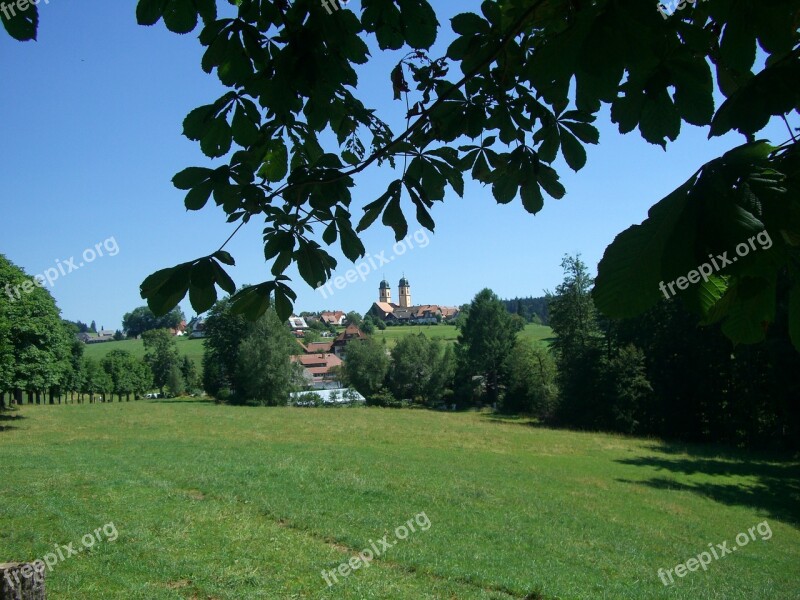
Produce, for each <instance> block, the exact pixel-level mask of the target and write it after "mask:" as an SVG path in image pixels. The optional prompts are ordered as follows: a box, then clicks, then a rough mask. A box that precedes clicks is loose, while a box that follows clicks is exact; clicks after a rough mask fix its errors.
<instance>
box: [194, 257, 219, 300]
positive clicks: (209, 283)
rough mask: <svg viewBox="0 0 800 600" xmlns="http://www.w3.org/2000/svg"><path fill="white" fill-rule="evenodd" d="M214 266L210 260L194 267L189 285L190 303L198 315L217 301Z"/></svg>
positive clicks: (199, 262)
mask: <svg viewBox="0 0 800 600" xmlns="http://www.w3.org/2000/svg"><path fill="white" fill-rule="evenodd" d="M214 264H215V262H214V261H213V260H212V259H210V258H208V259H204V260H200V261H198V262H197V263H195V264H194V265H193V266H192V272H191V279H190V283H189V301H190V302H191V304H192V308H194V309H195V311H197V313H198V314H201V313H204V312H206V311H207V310H208V309H209V308H211V307H212V306H213V305H214V303H215V302H216V301H217V289H216V288H215V287H214V275H215V273H214Z"/></svg>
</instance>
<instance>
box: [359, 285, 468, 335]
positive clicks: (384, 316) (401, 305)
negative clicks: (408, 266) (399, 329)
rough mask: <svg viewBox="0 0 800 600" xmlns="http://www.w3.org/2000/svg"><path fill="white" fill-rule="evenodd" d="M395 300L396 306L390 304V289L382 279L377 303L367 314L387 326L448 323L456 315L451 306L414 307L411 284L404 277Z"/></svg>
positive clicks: (455, 309) (430, 305) (454, 308)
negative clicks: (396, 301)
mask: <svg viewBox="0 0 800 600" xmlns="http://www.w3.org/2000/svg"><path fill="white" fill-rule="evenodd" d="M397 300H398V303H397V304H395V303H394V302H392V288H391V286H390V285H389V282H388V281H386V280H385V279H384V280H383V281H381V284H380V286H378V301H377V302H375V303H373V305H372V307H371V308H370V309H369V311H368V312H367V314H368V315H372V316H373V317H375V318H377V319H380V320H381V321H383V322H384V323H386V324H387V325H388V324H392V325H399V324H403V323H409V324H413V325H426V324H435V323H440V322H444V321H449V320H450V319H454V318H455V317H456V316H457V315H458V308H456V307H452V306H439V305H438V304H420V305H418V306H415V305H414V304H413V303H412V302H411V284H409V282H408V279H406V278H405V276H403V278H402V279H401V280H400V283H399V285H398V286H397Z"/></svg>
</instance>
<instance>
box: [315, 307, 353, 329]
mask: <svg viewBox="0 0 800 600" xmlns="http://www.w3.org/2000/svg"><path fill="white" fill-rule="evenodd" d="M319 318H320V319H322V322H323V323H325V324H326V325H334V326H336V327H341V326H342V325H344V322H345V319H346V318H347V315H346V314H345V313H343V312H342V311H340V310H337V311H333V312H328V311H326V312H323V313H322V314H320V316H319Z"/></svg>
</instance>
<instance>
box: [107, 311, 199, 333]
mask: <svg viewBox="0 0 800 600" xmlns="http://www.w3.org/2000/svg"><path fill="white" fill-rule="evenodd" d="M184 319H185V317H184V315H183V311H181V309H180V308H173V309H172V310H171V311H169V312H168V313H167V314H165V315H162V316H160V317H157V316H155V315H154V314H153V311H151V310H150V309H149V308H148V307H146V306H140V307H138V308H134V309H133V310H132V311H131V312H129V313H125V315H124V316H123V317H122V328H123V330H124V331H125V333H126V334H127V335H128V337H132V338H135V337H139V336H140V335H142V334H143V333H144V332H146V331H152V330H153V329H174V328H175V327H177V326H178V325H180V323H181V321H183V320H184Z"/></svg>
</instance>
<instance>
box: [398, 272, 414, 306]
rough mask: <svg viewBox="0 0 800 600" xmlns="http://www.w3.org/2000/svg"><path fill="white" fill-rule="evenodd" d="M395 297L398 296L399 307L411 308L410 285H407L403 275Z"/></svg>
mask: <svg viewBox="0 0 800 600" xmlns="http://www.w3.org/2000/svg"><path fill="white" fill-rule="evenodd" d="M397 295H398V296H399V302H400V306H402V307H403V308H409V307H411V285H410V284H409V283H408V279H406V276H405V275H403V278H402V279H401V280H400V286H399V289H398V290H397Z"/></svg>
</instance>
